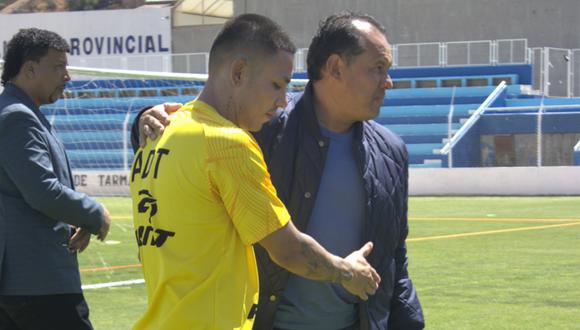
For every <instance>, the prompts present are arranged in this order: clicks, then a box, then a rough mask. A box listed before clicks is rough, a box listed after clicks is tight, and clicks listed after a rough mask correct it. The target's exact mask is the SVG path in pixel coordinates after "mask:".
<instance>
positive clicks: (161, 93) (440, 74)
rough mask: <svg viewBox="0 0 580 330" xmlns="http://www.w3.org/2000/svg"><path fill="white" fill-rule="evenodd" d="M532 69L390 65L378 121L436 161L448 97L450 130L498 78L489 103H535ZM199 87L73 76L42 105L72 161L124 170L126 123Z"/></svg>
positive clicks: (418, 157)
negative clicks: (501, 86) (502, 87)
mask: <svg viewBox="0 0 580 330" xmlns="http://www.w3.org/2000/svg"><path fill="white" fill-rule="evenodd" d="M531 73H532V70H531V66H530V65H503V66H482V67H449V68H405V69H392V70H391V71H390V75H391V77H392V78H393V80H394V82H395V87H398V88H395V89H392V90H389V91H387V93H386V96H385V99H384V102H383V106H382V107H381V110H380V114H379V116H378V118H376V121H377V122H379V123H380V124H382V125H384V126H385V127H388V128H390V129H391V130H393V131H394V132H395V133H397V134H399V135H400V136H401V137H402V138H403V140H404V141H405V143H406V144H407V148H408V151H409V157H410V164H411V166H412V167H441V166H442V165H444V158H445V157H444V156H441V155H439V154H438V150H439V149H441V148H442V147H443V145H444V142H445V141H446V139H447V137H448V124H447V122H448V119H447V117H448V114H449V109H450V104H451V101H452V98H453V107H454V111H453V117H452V125H451V129H452V130H453V131H456V130H457V129H459V128H460V127H461V125H462V123H463V122H464V121H465V120H466V119H467V118H469V116H470V115H471V113H472V112H473V111H474V110H475V109H477V107H478V106H479V105H480V104H481V103H482V102H483V101H484V100H485V98H486V97H487V96H488V95H489V94H490V93H491V92H492V91H493V90H494V89H495V85H496V84H498V83H499V82H500V81H501V80H505V81H507V82H508V84H510V85H509V86H508V88H507V91H506V92H505V93H504V94H503V95H502V96H501V97H500V99H499V100H497V101H496V103H494V106H513V105H514V104H517V105H522V104H530V105H533V104H536V103H537V102H539V101H538V99H537V98H534V96H533V95H532V96H530V95H528V94H526V93H525V92H523V91H524V90H525V88H524V87H523V86H529V85H530V84H531V75H532V74H531ZM304 77H305V74H304V73H299V74H295V78H304ZM202 87H203V85H202V83H200V82H193V81H180V80H140V79H131V80H91V81H71V82H70V83H69V86H68V89H67V93H68V94H67V99H65V100H59V101H58V102H57V103H55V104H53V105H48V106H44V107H43V108H42V111H43V112H44V113H45V114H46V115H47V116H48V118H49V120H51V121H52V123H53V126H54V127H55V130H56V132H57V134H59V135H60V137H61V138H62V140H63V141H64V144H65V146H66V148H67V150H68V151H69V156H70V160H71V166H72V167H73V168H75V169H77V168H78V169H80V168H82V169H123V168H127V167H128V166H130V161H131V160H132V151H131V150H130V147H129V146H127V145H125V144H124V143H126V142H127V141H128V132H124V131H123V127H124V122H125V121H126V120H127V119H128V122H129V123H131V122H132V121H133V119H134V116H135V115H136V114H137V113H138V112H139V111H140V110H141V109H142V108H143V107H145V106H147V105H151V104H155V103H159V102H181V103H185V102H188V101H190V100H192V99H193V98H194V97H195V95H197V94H198V93H199V91H200V90H201V88H202ZM402 87H408V88H402ZM453 94H454V96H453ZM550 102H553V101H550ZM571 102H573V101H571ZM578 103H579V102H578V101H576V103H575V104H578ZM546 104H547V103H546ZM127 151H128V153H129V155H128V156H127V157H126V158H128V163H124V153H125V152H127Z"/></svg>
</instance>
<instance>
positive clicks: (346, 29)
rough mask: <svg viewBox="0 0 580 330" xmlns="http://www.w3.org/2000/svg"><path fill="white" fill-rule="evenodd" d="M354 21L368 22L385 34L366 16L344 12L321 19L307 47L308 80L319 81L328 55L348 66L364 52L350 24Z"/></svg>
mask: <svg viewBox="0 0 580 330" xmlns="http://www.w3.org/2000/svg"><path fill="white" fill-rule="evenodd" d="M354 20H361V21H365V22H368V23H370V24H372V25H373V26H374V27H376V28H377V29H378V30H379V31H381V32H382V33H383V34H385V28H384V27H383V26H382V25H381V23H379V22H378V21H377V20H376V19H374V18H373V17H372V16H370V15H366V14H360V13H352V12H344V13H339V14H334V15H331V16H328V17H327V18H325V19H323V20H322V21H320V24H319V26H318V31H316V34H315V35H314V37H313V38H312V41H311V42H310V46H309V47H308V56H307V58H306V63H307V68H308V78H309V79H310V80H312V81H317V80H320V79H321V72H320V70H321V69H322V67H323V66H324V64H325V63H326V61H327V60H328V57H330V55H332V54H338V55H340V56H341V57H344V58H345V59H346V61H347V63H349V64H350V62H351V60H352V59H353V58H354V57H355V56H357V55H360V54H361V53H362V52H364V48H363V46H362V44H361V38H362V36H361V34H360V32H359V30H358V29H357V28H356V27H355V26H354V25H353V24H352V21H354Z"/></svg>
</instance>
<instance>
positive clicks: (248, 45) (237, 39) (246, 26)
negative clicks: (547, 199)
mask: <svg viewBox="0 0 580 330" xmlns="http://www.w3.org/2000/svg"><path fill="white" fill-rule="evenodd" d="M240 50H242V51H248V52H250V51H251V52H258V53H260V54H261V55H273V54H275V53H276V52H277V51H279V50H284V51H287V52H289V53H292V54H294V53H295V52H296V46H294V43H293V42H292V41H291V40H290V37H289V36H288V34H286V32H284V30H282V27H280V25H278V24H277V23H276V22H274V21H272V20H271V19H269V18H268V17H265V16H262V15H257V14H242V15H239V16H236V17H234V18H232V19H230V20H229V21H228V22H227V23H226V24H225V26H224V27H223V28H222V30H221V31H220V32H219V34H218V35H217V37H216V38H215V40H214V42H213V45H212V46H211V50H210V52H209V70H210V72H212V71H213V70H215V69H216V68H217V66H219V65H220V64H221V63H220V62H221V60H220V58H221V57H222V56H223V55H225V54H231V53H232V52H235V51H240Z"/></svg>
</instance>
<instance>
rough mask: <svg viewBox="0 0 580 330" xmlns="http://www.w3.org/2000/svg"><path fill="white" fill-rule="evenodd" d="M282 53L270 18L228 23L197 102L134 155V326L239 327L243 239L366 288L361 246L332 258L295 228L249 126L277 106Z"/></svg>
mask: <svg viewBox="0 0 580 330" xmlns="http://www.w3.org/2000/svg"><path fill="white" fill-rule="evenodd" d="M294 51H295V46H294V45H293V44H292V42H291V41H290V39H289V38H288V36H287V35H286V34H285V33H284V32H283V31H282V30H281V28H280V27H279V26H278V25H277V24H276V23H274V22H273V21H271V20H270V19H268V18H266V17H263V16H260V15H254V14H245V15H241V16H238V17H235V18H233V19H231V20H230V21H229V22H228V23H226V24H225V26H224V28H223V29H222V31H221V32H220V33H219V34H218V36H217V37H216V39H215V41H214V43H213V45H212V48H211V51H210V59H209V77H208V80H207V82H206V85H205V88H204V90H203V92H202V93H201V94H200V96H199V98H198V99H197V100H195V101H193V102H190V103H188V104H186V105H185V106H184V107H182V108H181V109H180V110H179V111H177V112H176V113H175V114H173V115H172V117H171V124H170V125H169V126H167V127H166V128H165V133H164V134H163V135H162V136H161V137H160V138H158V139H156V140H155V141H153V143H149V144H147V145H146V146H144V147H142V148H140V149H139V150H138V151H137V153H136V155H135V159H134V161H133V166H132V169H131V195H132V197H133V214H134V225H135V234H136V238H137V243H138V245H139V253H140V256H141V260H142V263H143V272H144V276H145V281H146V286H147V293H148V298H149V304H148V308H147V311H146V313H145V315H143V317H142V318H141V319H140V320H139V321H138V322H137V324H136V325H135V329H171V330H176V329H251V327H252V325H253V320H254V316H255V313H256V306H257V302H258V301H257V300H258V274H257V269H256V261H255V257H254V251H253V248H252V244H255V243H259V244H260V245H262V246H263V247H264V248H265V249H266V250H267V251H268V253H269V254H270V256H271V258H272V259H273V260H274V261H275V262H276V263H278V264H279V265H280V266H282V267H284V268H286V269H288V270H289V271H291V272H294V273H296V274H298V275H300V276H303V277H306V278H309V279H313V280H322V281H332V282H335V283H340V284H341V285H342V286H343V287H344V288H345V289H346V290H348V291H349V292H351V293H352V294H355V295H357V296H359V297H360V298H361V299H364V300H366V299H367V298H368V295H370V294H374V292H375V290H376V288H377V287H378V283H379V282H380V278H379V276H378V275H377V273H376V271H375V270H374V269H373V268H372V267H371V266H370V265H369V264H368V263H367V261H366V259H365V257H366V256H367V255H368V254H369V253H370V251H371V249H372V243H367V244H365V245H364V246H363V247H362V248H361V249H360V250H358V251H355V252H353V253H352V254H350V255H349V256H347V257H346V258H344V259H343V258H340V257H337V256H335V255H332V254H330V253H328V252H327V251H326V250H325V249H324V248H323V247H321V246H320V245H319V244H318V243H317V242H316V241H315V240H314V239H312V238H311V237H310V236H308V235H305V234H303V233H300V232H299V231H298V230H297V229H296V228H295V227H294V225H293V224H292V222H291V221H290V216H289V214H288V212H287V211H286V208H285V207H284V205H283V204H282V202H281V201H280V200H279V199H278V197H277V196H276V191H275V189H274V187H273V186H272V183H271V181H270V175H269V174H268V171H267V168H266V165H265V163H264V159H263V156H262V152H261V150H260V148H259V146H258V145H257V143H256V141H255V140H254V138H253V137H252V136H251V134H250V133H249V132H252V131H257V130H260V128H261V127H262V125H263V124H264V123H265V122H266V121H268V120H269V119H270V118H271V117H272V116H273V115H274V113H275V111H276V109H277V108H280V107H285V106H286V98H285V97H286V95H285V94H286V87H287V85H288V83H289V82H290V77H291V73H292V60H293V54H294Z"/></svg>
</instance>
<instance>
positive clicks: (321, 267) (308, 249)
mask: <svg viewBox="0 0 580 330" xmlns="http://www.w3.org/2000/svg"><path fill="white" fill-rule="evenodd" d="M313 243H314V244H313ZM300 247H301V249H300V253H301V254H302V256H303V257H304V259H306V266H307V269H306V273H305V274H304V277H307V278H311V279H321V280H328V281H331V282H335V283H341V282H344V281H348V280H350V279H351V278H352V277H353V274H352V273H351V272H350V271H349V270H348V269H347V267H346V266H345V265H344V261H343V260H341V259H337V260H336V262H333V260H332V259H329V258H328V257H326V256H325V255H324V254H322V253H320V252H318V251H315V250H316V248H317V247H319V246H318V244H316V243H315V242H314V240H305V241H303V242H301V245H300Z"/></svg>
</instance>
